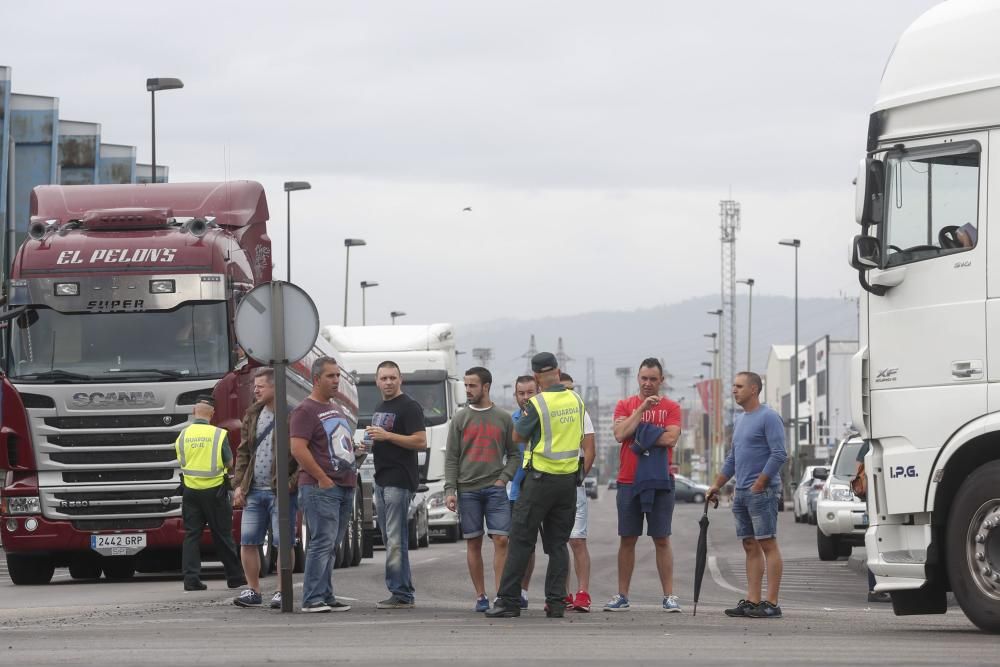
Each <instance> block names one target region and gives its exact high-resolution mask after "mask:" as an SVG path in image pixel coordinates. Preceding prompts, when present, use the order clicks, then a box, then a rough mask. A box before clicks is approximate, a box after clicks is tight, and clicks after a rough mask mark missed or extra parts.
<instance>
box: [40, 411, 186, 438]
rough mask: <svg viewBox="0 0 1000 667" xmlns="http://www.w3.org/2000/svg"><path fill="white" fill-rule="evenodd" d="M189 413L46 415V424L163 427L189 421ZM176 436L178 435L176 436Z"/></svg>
mask: <svg viewBox="0 0 1000 667" xmlns="http://www.w3.org/2000/svg"><path fill="white" fill-rule="evenodd" d="M187 420H188V415H184V414H173V415H96V416H93V417H46V418H45V425H46V426H51V427H52V428H58V429H83V428H101V429H112V430H117V429H122V428H163V427H164V426H170V425H172V424H183V423H185V422H187ZM174 437H176V436H174Z"/></svg>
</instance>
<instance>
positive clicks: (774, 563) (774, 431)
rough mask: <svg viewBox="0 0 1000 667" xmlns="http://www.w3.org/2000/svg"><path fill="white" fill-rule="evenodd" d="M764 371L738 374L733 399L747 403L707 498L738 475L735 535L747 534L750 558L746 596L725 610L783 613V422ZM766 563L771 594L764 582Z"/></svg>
mask: <svg viewBox="0 0 1000 667" xmlns="http://www.w3.org/2000/svg"><path fill="white" fill-rule="evenodd" d="M762 386H763V383H762V382H761V379H760V376H759V375H757V374H756V373H753V372H750V371H744V372H742V373H739V374H737V375H736V378H735V379H734V380H733V399H734V400H735V401H736V403H738V404H739V406H740V407H741V408H743V414H742V415H737V417H736V421H735V424H734V426H733V446H732V449H730V450H729V455H728V456H727V457H726V461H725V463H723V465H722V472H721V473H720V474H719V476H718V477H716V479H715V483H714V484H713V485H712V486H711V488H709V490H708V499H709V500H714V499H716V498H718V496H719V489H720V488H721V487H722V486H723V485H724V484H725V483H726V482H727V481H729V478H731V477H734V476H735V477H736V490H735V497H734V499H733V516H734V518H735V519H736V536H737V537H739V538H740V539H741V540H743V550H744V551H745V552H746V558H747V597H746V599H745V600H740V601H739V602H738V603H737V604H736V606H735V607H733V608H732V609H727V610H726V615H727V616H742V617H747V618H781V607H779V606H778V588H779V586H780V585H781V572H782V567H783V563H782V560H781V551H780V550H779V549H778V540H777V533H778V503H779V502H780V501H781V475H780V473H781V466H782V465H784V463H785V459H787V458H788V455H787V454H786V453H785V426H784V424H783V423H782V421H781V417H780V416H779V415H778V413H777V412H775V411H774V410H772V409H771V408H769V407H767V406H766V405H761V403H760V391H761V388H762ZM765 566H766V568H767V597H766V598H763V599H762V596H761V585H762V583H763V579H764V569H765Z"/></svg>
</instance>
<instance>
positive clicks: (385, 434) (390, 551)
mask: <svg viewBox="0 0 1000 667" xmlns="http://www.w3.org/2000/svg"><path fill="white" fill-rule="evenodd" d="M375 383H376V384H377V385H378V388H379V391H381V392H382V402H381V403H379V404H378V405H377V406H376V407H375V411H374V413H373V414H372V425H371V426H369V427H368V428H366V429H365V438H366V440H371V441H372V442H373V443H374V446H373V448H372V452H373V454H374V455H375V513H376V515H377V517H378V525H379V529H380V530H381V531H382V543H383V544H385V585H386V588H388V589H389V592H390V593H391V594H392V595H390V596H389V598H388V599H386V600H382V601H381V602H379V603H378V604H377V605H376V607H377V608H378V609H412V608H413V606H414V602H413V581H412V580H411V578H410V555H409V531H408V530H407V522H406V514H407V510H408V509H409V507H410V501H412V500H413V494H414V493H415V492H416V490H417V484H418V482H419V473H418V469H417V451H419V450H421V449H426V448H427V434H426V433H425V432H424V410H423V408H421V407H420V404H419V403H417V402H416V401H414V400H413V399H412V398H410V397H409V396H407V395H406V394H404V393H403V389H402V386H403V378H402V373H400V370H399V366H398V365H397V364H396V363H395V362H394V361H383V362H382V363H381V364H379V365H378V369H377V370H376V372H375Z"/></svg>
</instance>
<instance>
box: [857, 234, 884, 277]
mask: <svg viewBox="0 0 1000 667" xmlns="http://www.w3.org/2000/svg"><path fill="white" fill-rule="evenodd" d="M881 264H882V247H881V246H880V245H879V242H878V239H877V238H875V237H874V236H866V235H864V234H858V235H857V236H855V237H854V242H853V243H852V244H851V266H852V267H854V269H856V270H858V271H867V270H868V269H877V268H879V266H880V265H881Z"/></svg>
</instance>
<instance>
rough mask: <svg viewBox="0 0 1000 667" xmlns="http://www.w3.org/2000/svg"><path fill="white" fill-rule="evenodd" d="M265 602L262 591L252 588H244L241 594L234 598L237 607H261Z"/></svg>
mask: <svg viewBox="0 0 1000 667" xmlns="http://www.w3.org/2000/svg"><path fill="white" fill-rule="evenodd" d="M263 602H264V600H263V599H262V598H261V597H260V593H258V592H257V591H255V590H254V589H252V588H244V589H243V590H242V591H240V596H239V597H238V598H236V599H235V600H233V604H234V605H236V606H237V607H259V606H261V604H263Z"/></svg>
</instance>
